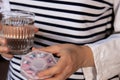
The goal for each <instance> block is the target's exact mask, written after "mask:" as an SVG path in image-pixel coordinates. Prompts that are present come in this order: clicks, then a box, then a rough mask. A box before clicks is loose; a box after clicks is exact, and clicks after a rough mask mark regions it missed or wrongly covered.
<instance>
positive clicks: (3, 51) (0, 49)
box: [0, 37, 13, 59]
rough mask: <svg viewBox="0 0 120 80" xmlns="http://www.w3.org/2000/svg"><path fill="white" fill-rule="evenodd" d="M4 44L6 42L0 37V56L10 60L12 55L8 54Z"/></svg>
mask: <svg viewBox="0 0 120 80" xmlns="http://www.w3.org/2000/svg"><path fill="white" fill-rule="evenodd" d="M5 44H6V40H5V39H4V38H2V37H0V45H1V46H0V55H1V56H3V57H4V58H7V59H12V58H13V55H11V54H9V53H8V52H9V49H8V48H7V47H5V46H4V45H5Z"/></svg>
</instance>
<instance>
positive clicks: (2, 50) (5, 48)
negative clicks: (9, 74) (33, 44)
mask: <svg viewBox="0 0 120 80" xmlns="http://www.w3.org/2000/svg"><path fill="white" fill-rule="evenodd" d="M8 52H9V49H8V48H7V47H4V46H0V53H8Z"/></svg>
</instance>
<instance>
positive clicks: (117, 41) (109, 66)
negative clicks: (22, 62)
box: [87, 34, 120, 80]
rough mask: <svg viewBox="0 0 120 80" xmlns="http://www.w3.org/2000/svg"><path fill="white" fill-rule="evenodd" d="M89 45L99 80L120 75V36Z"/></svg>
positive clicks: (116, 35) (113, 36)
mask: <svg viewBox="0 0 120 80" xmlns="http://www.w3.org/2000/svg"><path fill="white" fill-rule="evenodd" d="M87 45H88V46H89V47H90V48H91V49H92V52H93V56H94V61H95V67H96V72H97V80H107V79H109V78H111V77H113V76H114V75H117V74H119V73H120V34H114V35H112V36H110V37H109V38H107V39H105V40H101V41H98V42H96V43H93V44H87Z"/></svg>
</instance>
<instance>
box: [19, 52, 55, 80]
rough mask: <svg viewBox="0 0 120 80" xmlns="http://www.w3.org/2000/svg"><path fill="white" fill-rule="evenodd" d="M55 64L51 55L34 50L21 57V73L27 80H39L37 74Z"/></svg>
mask: <svg viewBox="0 0 120 80" xmlns="http://www.w3.org/2000/svg"><path fill="white" fill-rule="evenodd" d="M55 64H56V60H55V58H54V56H53V55H52V54H51V53H48V52H44V51H38V50H35V51H32V52H29V53H28V54H27V55H25V56H23V57H22V62H21V73H22V75H23V76H25V77H26V78H27V79H28V80H29V79H30V80H40V79H39V77H38V76H37V73H38V72H40V71H42V70H45V69H48V68H50V67H52V66H54V65H55ZM48 77H50V76H48ZM48 77H46V78H48Z"/></svg>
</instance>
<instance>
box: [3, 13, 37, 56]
mask: <svg viewBox="0 0 120 80" xmlns="http://www.w3.org/2000/svg"><path fill="white" fill-rule="evenodd" d="M34 16H35V15H34V13H31V12H26V11H9V12H8V11H5V12H3V18H2V36H3V37H4V38H5V39H6V42H7V43H6V46H7V47H8V48H9V49H10V53H11V54H13V55H21V54H26V53H28V52H29V50H30V48H31V47H32V45H33V39H34Z"/></svg>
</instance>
